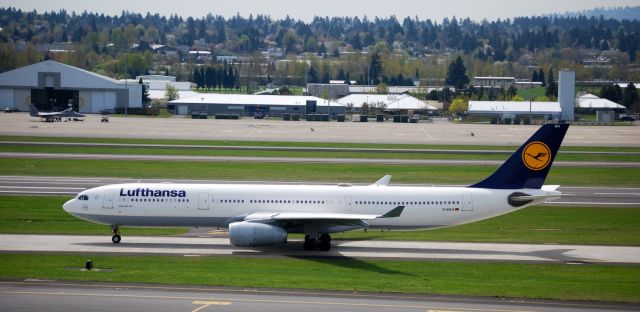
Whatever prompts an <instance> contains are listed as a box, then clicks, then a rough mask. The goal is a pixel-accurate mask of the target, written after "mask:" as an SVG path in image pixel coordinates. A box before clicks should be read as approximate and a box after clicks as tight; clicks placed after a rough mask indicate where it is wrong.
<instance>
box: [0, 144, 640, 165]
mask: <svg viewBox="0 0 640 312" xmlns="http://www.w3.org/2000/svg"><path fill="white" fill-rule="evenodd" d="M0 152H12V153H74V154H116V155H121V154H127V155H187V156H245V157H302V158H304V157H307V158H309V157H313V158H366V159H370V158H380V159H449V160H501V161H503V160H506V159H507V158H508V156H509V155H506V154H504V155H501V154H455V153H452V154H446V153H443V154H441V153H427V152H425V153H401V152H398V153H388V152H384V153H380V152H343V151H339V152H338V151H260V150H219V149H216V150H208V149H179V148H175V149H174V148H144V147H142V148H138V147H133V146H132V147H93V146H91V147H75V146H73V147H72V146H55V147H52V146H24V145H20V146H9V145H0ZM556 160H559V161H620V162H640V156H635V155H607V154H562V153H560V154H558V157H557V158H556Z"/></svg>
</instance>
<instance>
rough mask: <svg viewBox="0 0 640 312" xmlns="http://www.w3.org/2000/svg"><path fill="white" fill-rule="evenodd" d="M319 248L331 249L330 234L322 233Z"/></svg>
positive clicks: (323, 249)
mask: <svg viewBox="0 0 640 312" xmlns="http://www.w3.org/2000/svg"><path fill="white" fill-rule="evenodd" d="M318 248H319V249H320V250H322V251H329V249H331V236H329V234H320V237H319V238H318Z"/></svg>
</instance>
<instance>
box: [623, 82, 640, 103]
mask: <svg viewBox="0 0 640 312" xmlns="http://www.w3.org/2000/svg"><path fill="white" fill-rule="evenodd" d="M636 102H638V89H636V86H635V84H634V83H632V82H630V83H629V84H628V85H627V87H626V88H624V94H623V95H622V105H624V106H625V107H626V108H631V107H633V105H634V104H635V103H636Z"/></svg>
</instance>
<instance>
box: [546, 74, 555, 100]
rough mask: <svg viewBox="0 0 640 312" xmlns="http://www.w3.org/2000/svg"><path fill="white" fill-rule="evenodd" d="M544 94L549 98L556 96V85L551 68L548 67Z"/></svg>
mask: <svg viewBox="0 0 640 312" xmlns="http://www.w3.org/2000/svg"><path fill="white" fill-rule="evenodd" d="M544 95H546V96H547V97H548V98H550V99H551V98H554V97H555V98H557V97H558V85H557V84H556V81H555V79H554V78H553V70H551V69H549V78H548V79H547V88H546V89H545V92H544Z"/></svg>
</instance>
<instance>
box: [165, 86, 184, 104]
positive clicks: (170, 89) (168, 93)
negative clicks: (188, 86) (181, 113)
mask: <svg viewBox="0 0 640 312" xmlns="http://www.w3.org/2000/svg"><path fill="white" fill-rule="evenodd" d="M164 98H165V100H167V102H170V101H173V100H177V99H179V98H180V94H179V93H178V89H176V87H174V86H172V85H170V84H167V88H166V89H165V91H164Z"/></svg>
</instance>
